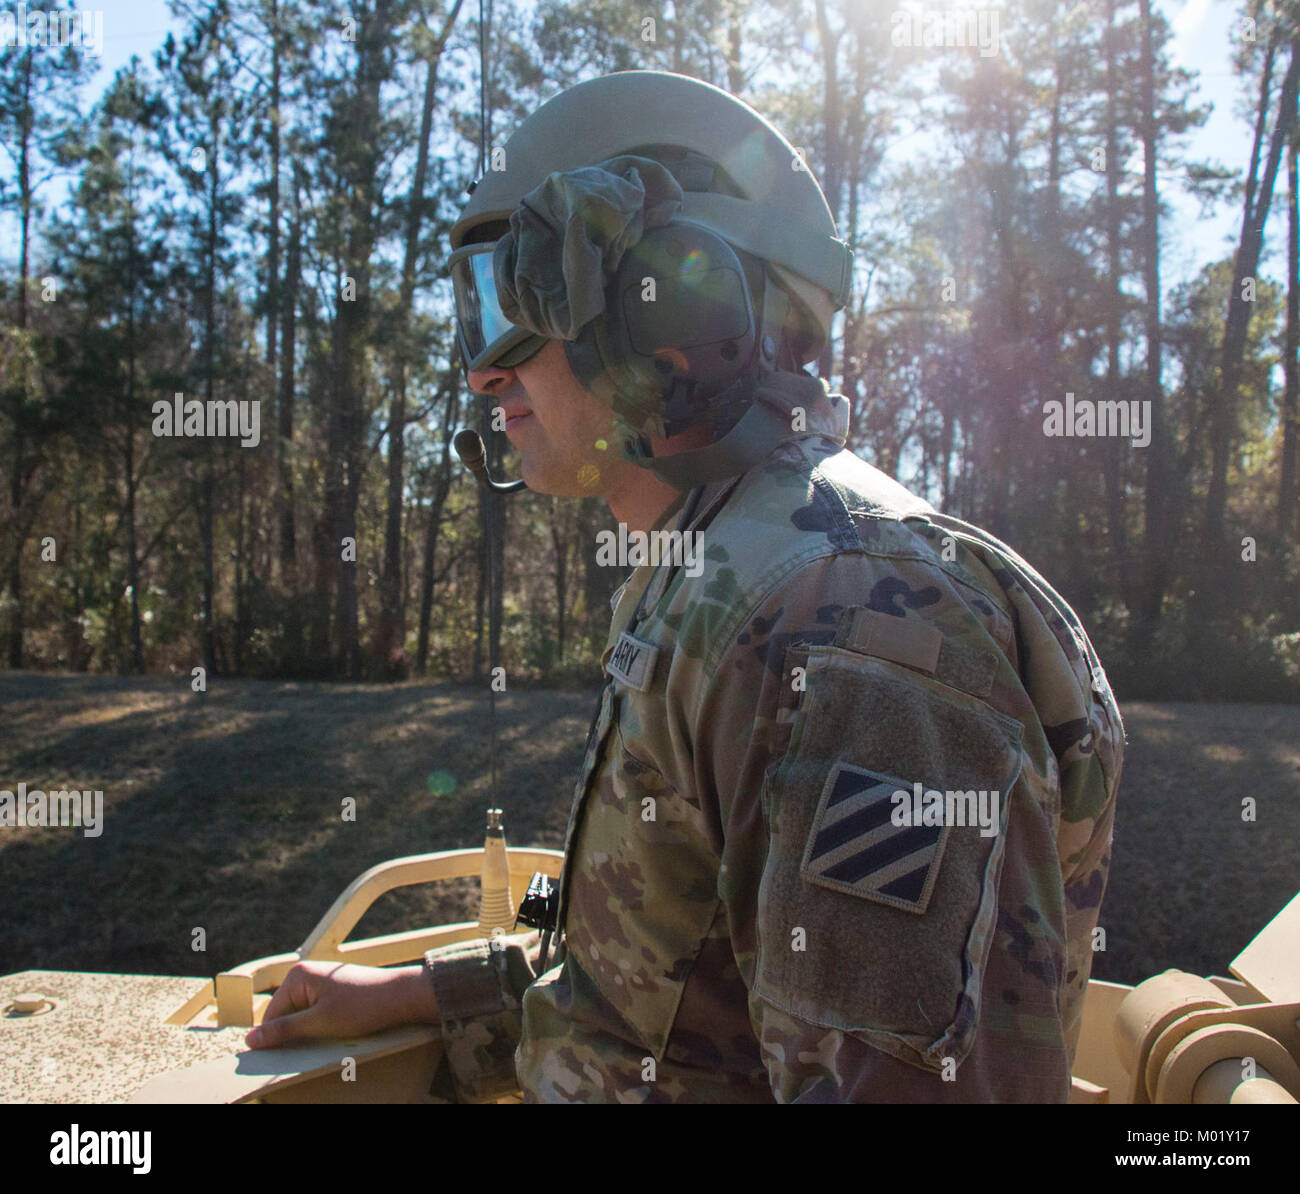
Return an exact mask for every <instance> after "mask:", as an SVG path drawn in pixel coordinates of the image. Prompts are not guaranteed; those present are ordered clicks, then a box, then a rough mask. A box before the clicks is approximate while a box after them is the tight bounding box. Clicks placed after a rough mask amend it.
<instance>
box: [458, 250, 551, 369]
mask: <svg viewBox="0 0 1300 1194" xmlns="http://www.w3.org/2000/svg"><path fill="white" fill-rule="evenodd" d="M495 249H496V242H495V241H492V242H489V243H486V244H476V245H466V246H465V247H464V248H463V249H457V250H456V251H455V252H454V253H453V254H452V255H451V256H450V257H449V258H448V259H447V264H448V265H449V266H450V268H451V284H452V289H453V290H454V291H455V295H456V328H457V337H458V339H459V342H460V353H461V357H462V359H463V360H464V362H465V368H466V370H467V371H468V370H477V369H486V368H488V367H489V366H490V365H497V366H499V367H501V368H503V369H509V368H512V367H513V366H515V365H518V364H520V363H522V362H523V361H526V360H528V358H529V357H531V356H532V355H533V354H534V353H535V352H537V351H538V349H540V348H541V347H542V345H543V344H545V343H546V338H545V337H544V336H538V335H536V334H535V333H533V332H530V331H529V330H528V329H527V328H521V327H518V326H517V325H516V324H513V323H511V322H510V321H509V320H508V319H507V318H506V317H505V316H504V315H503V314H502V313H501V303H500V301H499V300H498V298H497V284H496V278H495V277H494V276H493V273H492V254H493V251H494V250H495Z"/></svg>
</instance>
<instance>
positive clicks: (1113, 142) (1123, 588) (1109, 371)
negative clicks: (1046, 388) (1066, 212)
mask: <svg viewBox="0 0 1300 1194" xmlns="http://www.w3.org/2000/svg"><path fill="white" fill-rule="evenodd" d="M1103 36H1104V39H1105V45H1106V290H1107V292H1108V294H1109V300H1110V301H1109V302H1108V303H1107V305H1106V397H1107V398H1108V399H1109V400H1110V401H1112V402H1118V401H1121V400H1122V399H1123V394H1122V392H1121V391H1122V389H1123V384H1124V382H1123V378H1122V377H1121V376H1120V364H1119V348H1120V337H1121V335H1122V328H1121V326H1120V323H1121V315H1122V313H1123V309H1124V296H1123V293H1122V291H1121V289H1120V280H1121V278H1120V275H1121V271H1122V268H1123V267H1122V266H1121V264H1120V214H1119V174H1120V169H1119V168H1120V163H1119V127H1118V122H1119V114H1118V107H1119V104H1118V91H1119V86H1120V84H1119V78H1118V64H1117V62H1116V48H1115V38H1116V29H1115V0H1107V4H1106V32H1105V34H1104V35H1103ZM1124 446H1125V444H1124V441H1123V440H1122V439H1120V438H1119V437H1114V438H1112V439H1110V440H1109V441H1108V442H1107V443H1106V444H1105V445H1103V446H1102V448H1101V450H1102V452H1103V453H1104V473H1105V484H1106V519H1107V522H1108V523H1109V524H1110V538H1111V542H1112V544H1114V548H1115V558H1116V560H1117V561H1118V564H1119V587H1120V593H1121V595H1122V598H1123V601H1124V605H1125V606H1126V607H1127V608H1130V609H1131V608H1132V605H1133V594H1132V588H1131V584H1130V575H1129V574H1130V561H1129V547H1128V527H1127V524H1126V522H1125V515H1126V512H1125V508H1124Z"/></svg>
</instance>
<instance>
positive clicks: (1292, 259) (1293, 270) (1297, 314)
mask: <svg viewBox="0 0 1300 1194" xmlns="http://www.w3.org/2000/svg"><path fill="white" fill-rule="evenodd" d="M1287 179H1288V182H1289V184H1290V189H1289V194H1288V203H1287V238H1286V351H1285V354H1284V356H1283V361H1282V363H1283V367H1284V369H1285V370H1286V387H1285V389H1284V390H1283V393H1282V462H1281V463H1282V469H1281V473H1282V475H1281V479H1280V481H1279V483H1278V492H1277V534H1278V538H1279V539H1282V540H1284V541H1285V540H1286V539H1288V538H1289V537H1290V535H1291V531H1292V528H1293V527H1295V529H1296V530H1297V531H1300V525H1297V521H1296V466H1297V463H1300V462H1298V461H1297V459H1296V450H1297V445H1296V440H1297V433H1298V432H1300V413H1298V412H1297V401H1296V399H1297V394H1298V393H1300V376H1297V373H1298V370H1300V364H1298V363H1297V360H1296V355H1297V352H1300V186H1297V182H1298V181H1300V180H1298V179H1297V169H1296V138H1295V137H1292V139H1291V149H1290V153H1289V154H1288V155H1287Z"/></svg>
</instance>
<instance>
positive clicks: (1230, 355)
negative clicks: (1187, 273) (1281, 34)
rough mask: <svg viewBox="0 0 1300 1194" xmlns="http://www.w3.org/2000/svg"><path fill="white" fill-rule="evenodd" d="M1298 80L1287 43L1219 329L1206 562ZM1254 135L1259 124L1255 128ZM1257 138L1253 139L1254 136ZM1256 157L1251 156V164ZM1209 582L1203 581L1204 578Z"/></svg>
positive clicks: (1297, 62)
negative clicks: (1254, 285)
mask: <svg viewBox="0 0 1300 1194" xmlns="http://www.w3.org/2000/svg"><path fill="white" fill-rule="evenodd" d="M1298 82H1300V41H1293V42H1292V43H1291V61H1290V63H1289V65H1288V67H1287V72H1286V78H1285V79H1284V80H1283V83H1282V96H1281V100H1280V103H1279V105H1278V115H1277V120H1276V122H1275V123H1274V125H1273V135H1272V139H1271V141H1270V144H1269V151H1268V162H1267V164H1266V165H1265V167H1264V173H1263V176H1262V177H1261V179H1260V182H1259V197H1258V200H1257V201H1256V203H1255V205H1254V207H1253V208H1252V207H1251V205H1250V198H1251V192H1250V188H1249V186H1248V190H1247V204H1246V207H1245V210H1244V211H1243V213H1242V221H1241V242H1240V246H1239V247H1238V249H1237V260H1236V267H1235V269H1234V270H1233V279H1232V293H1231V294H1230V295H1229V296H1228V317H1227V321H1226V323H1225V325H1224V330H1223V357H1222V365H1221V367H1220V379H1221V385H1220V393H1219V401H1218V402H1217V403H1216V404H1215V407H1214V414H1213V418H1212V421H1211V436H1212V446H1211V461H1210V484H1209V491H1208V494H1207V497H1206V509H1205V546H1206V549H1207V550H1206V553H1205V558H1206V560H1207V562H1208V561H1212V560H1215V559H1218V560H1222V559H1225V558H1227V557H1226V554H1225V553H1226V552H1227V551H1228V544H1227V543H1226V541H1225V539H1226V511H1227V498H1228V460H1229V457H1230V455H1231V453H1232V446H1233V440H1234V438H1235V433H1236V422H1237V419H1236V416H1237V391H1238V387H1239V385H1240V383H1241V371H1242V363H1243V361H1244V358H1245V353H1246V336H1247V333H1248V331H1249V329H1250V318H1251V314H1252V312H1253V308H1254V304H1253V303H1252V302H1248V301H1247V300H1246V298H1245V296H1244V293H1243V285H1242V284H1243V282H1244V281H1245V280H1246V279H1247V278H1250V279H1254V278H1255V275H1256V271H1257V269H1258V266H1259V255H1260V249H1261V246H1262V245H1263V240H1264V226H1265V224H1266V223H1267V221H1268V209H1269V205H1270V203H1271V201H1272V198H1273V185H1274V183H1275V181H1276V179H1277V173H1278V168H1279V167H1280V165H1281V161H1282V150H1283V148H1284V147H1285V146H1286V144H1287V143H1288V141H1289V140H1290V137H1291V130H1292V128H1293V127H1294V125H1295V117H1296V93H1297V83H1298ZM1266 103H1267V90H1266V89H1264V88H1261V104H1266ZM1257 131H1258V126H1257ZM1257 139H1258V138H1257ZM1255 159H1256V155H1255V154H1252V161H1254V160H1255ZM1207 582H1208V577H1207ZM1212 587H1216V586H1212V585H1211V584H1209V583H1202V585H1201V586H1200V591H1201V594H1202V597H1203V598H1204V599H1209V598H1210V596H1211V594H1210V590H1211V588H1212ZM1219 600H1220V601H1221V603H1222V604H1223V605H1224V606H1225V607H1226V605H1227V603H1228V601H1229V596H1228V594H1226V593H1221V594H1220V598H1219Z"/></svg>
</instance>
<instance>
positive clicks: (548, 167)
mask: <svg viewBox="0 0 1300 1194" xmlns="http://www.w3.org/2000/svg"><path fill="white" fill-rule="evenodd" d="M655 146H672V147H679V148H684V149H688V150H692V151H694V152H695V153H698V154H701V155H703V156H704V157H707V158H710V159H712V160H713V161H714V162H716V163H717V165H718V166H719V167H720V168H721V170H722V173H723V175H724V176H725V179H726V180H727V182H728V183H730V184H731V186H732V187H734V190H735V194H734V195H724V194H714V193H710V194H700V193H693V192H688V193H687V195H686V199H685V201H684V203H683V208H682V213H681V214H682V216H683V217H685V218H688V219H691V220H694V221H695V222H697V223H700V224H703V225H704V226H705V227H707V228H709V229H710V230H711V231H713V232H715V233H717V234H718V235H719V236H721V237H722V238H723V239H725V240H727V241H728V242H729V243H731V244H732V245H734V246H735V247H737V248H739V249H742V250H744V251H746V252H748V253H751V254H753V255H754V256H756V257H760V258H762V259H763V260H764V261H765V262H767V263H768V265H769V266H770V267H771V268H772V272H773V275H774V277H775V278H776V280H777V281H778V282H779V283H780V284H781V285H782V286H783V287H784V288H785V289H786V290H787V291H789V292H790V293H791V294H792V295H793V296H794V297H795V299H796V300H797V302H796V307H797V309H798V311H799V315H800V316H801V323H802V324H803V325H804V331H805V333H806V335H805V336H804V337H801V353H800V355H801V358H802V360H804V361H807V360H811V359H813V358H814V357H815V356H816V355H817V353H818V352H820V350H821V347H822V345H823V344H824V343H825V342H826V340H827V339H828V338H829V336H830V324H831V318H832V316H833V315H834V312H835V311H836V310H837V309H838V308H839V307H841V306H843V305H844V302H845V301H846V299H847V296H848V287H849V275H850V270H851V264H852V256H851V253H850V251H849V249H848V246H847V245H845V244H844V243H843V242H842V241H840V240H839V239H838V237H837V233H836V228H835V219H834V217H833V216H832V215H831V211H830V207H829V206H828V205H827V203H826V196H825V195H824V194H823V193H822V189H821V187H820V186H818V184H817V180H816V179H815V178H813V176H812V174H811V173H809V171H808V169H807V167H806V166H804V164H803V162H802V160H801V158H800V157H799V155H798V153H797V152H796V150H795V148H794V146H793V145H791V144H790V142H789V141H787V140H786V139H785V137H783V136H782V135H781V134H780V133H779V132H777V130H776V128H775V127H773V125H772V124H771V123H770V122H769V121H767V120H766V119H765V118H764V117H763V116H761V115H759V113H757V112H756V111H754V109H753V108H751V107H750V106H749V105H748V104H746V103H744V102H742V101H741V100H738V99H736V97H735V96H733V95H730V94H729V93H728V92H725V91H723V90H721V89H720V88H718V87H714V86H713V85H712V84H709V83H704V82H702V81H700V80H699V79H692V78H689V77H688V76H686V75H677V74H672V73H670V72H667V71H648V70H647V71H641V70H637V71H619V72H617V73H615V74H610V75H604V76H602V77H600V78H598V79H592V80H590V81H588V82H586V83H579V84H578V85H577V86H575V87H571V88H569V89H568V90H566V91H563V92H561V93H560V94H559V95H557V96H555V97H554V98H553V99H551V100H549V101H548V102H547V103H545V104H543V105H542V106H541V107H540V108H538V109H537V111H536V112H534V113H533V114H532V115H531V116H529V117H528V118H527V119H526V120H525V121H524V122H523V123H522V124H521V125H520V126H519V127H518V129H516V130H515V132H514V133H513V134H512V136H511V137H510V139H509V140H508V141H507V142H506V145H505V153H504V159H505V160H504V167H505V168H504V169H502V170H489V171H488V173H487V174H485V175H484V176H483V177H482V178H481V179H479V181H478V183H477V185H476V186H475V187H474V189H473V192H472V194H471V196H470V200H469V202H468V203H467V204H466V206H465V209H464V211H463V212H462V213H461V217H460V219H459V220H458V221H457V222H456V223H455V225H454V226H453V227H452V230H451V245H452V248H453V249H458V248H460V247H461V246H462V245H463V244H465V243H466V241H467V238H469V236H470V234H471V233H472V232H473V231H474V230H475V229H476V228H479V227H481V226H482V225H485V224H490V223H498V222H504V221H508V220H509V219H510V215H511V213H512V212H513V211H514V210H515V208H516V207H518V205H519V203H520V201H521V200H522V199H523V197H524V196H525V195H526V194H527V193H528V192H529V191H531V190H533V188H535V187H537V186H539V185H540V184H541V183H542V182H543V181H545V179H546V178H547V177H548V175H550V174H552V173H554V172H557V171H561V172H562V171H567V170H576V169H579V168H581V167H583V166H590V165H593V164H595V163H597V162H601V161H605V160H606V159H608V158H613V157H617V156H619V155H620V154H625V153H635V152H641V153H643V154H645V155H646V156H654V154H653V152H651V153H646V151H647V150H648V149H651V148H652V147H655Z"/></svg>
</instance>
